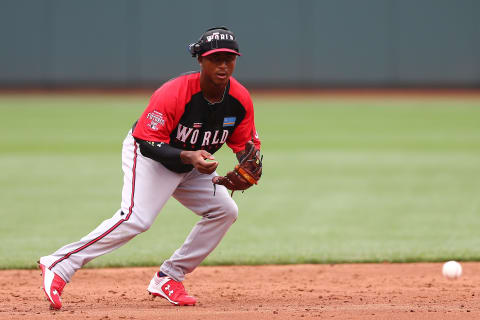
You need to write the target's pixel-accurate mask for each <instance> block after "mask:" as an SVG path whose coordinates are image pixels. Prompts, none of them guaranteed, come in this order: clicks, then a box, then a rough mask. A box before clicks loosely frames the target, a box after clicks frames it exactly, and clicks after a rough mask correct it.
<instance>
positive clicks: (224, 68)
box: [198, 52, 237, 87]
mask: <svg viewBox="0 0 480 320" xmlns="http://www.w3.org/2000/svg"><path fill="white" fill-rule="evenodd" d="M236 61H237V55H236V54H234V53H229V52H216V53H212V54H210V55H208V56H205V57H199V58H198V62H199V63H200V65H201V66H202V73H203V74H204V76H205V77H206V78H207V79H208V80H209V81H211V82H212V83H213V84H214V85H215V86H219V87H224V86H226V85H227V83H228V79H229V78H230V77H231V75H232V74H233V71H234V70H235V63H236Z"/></svg>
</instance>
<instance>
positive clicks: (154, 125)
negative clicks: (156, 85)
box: [146, 110, 165, 131]
mask: <svg viewBox="0 0 480 320" xmlns="http://www.w3.org/2000/svg"><path fill="white" fill-rule="evenodd" d="M146 124H147V126H148V127H149V128H150V129H152V130H153V131H158V129H159V128H158V127H159V126H162V127H165V119H164V117H163V114H162V113H161V112H159V111H157V110H153V111H152V112H149V113H148V114H147V123H146Z"/></svg>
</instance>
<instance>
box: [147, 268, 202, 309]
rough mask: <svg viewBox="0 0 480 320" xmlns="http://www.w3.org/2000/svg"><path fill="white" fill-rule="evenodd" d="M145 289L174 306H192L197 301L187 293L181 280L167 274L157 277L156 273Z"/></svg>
mask: <svg viewBox="0 0 480 320" xmlns="http://www.w3.org/2000/svg"><path fill="white" fill-rule="evenodd" d="M147 290H148V292H149V293H150V294H152V295H154V296H156V297H162V298H165V299H167V300H168V301H169V302H170V303H172V304H174V305H176V306H194V305H195V303H196V302H197V299H195V298H194V297H192V296H189V295H188V294H187V292H186V291H185V287H184V286H183V284H182V283H181V282H179V281H175V280H173V279H172V278H170V277H168V276H166V277H159V276H158V274H157V273H155V275H154V276H153V279H152V280H151V281H150V284H149V285H148V289H147Z"/></svg>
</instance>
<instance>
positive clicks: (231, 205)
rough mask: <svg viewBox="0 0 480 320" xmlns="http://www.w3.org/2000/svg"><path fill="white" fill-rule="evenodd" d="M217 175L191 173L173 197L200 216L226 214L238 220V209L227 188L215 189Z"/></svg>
mask: <svg viewBox="0 0 480 320" xmlns="http://www.w3.org/2000/svg"><path fill="white" fill-rule="evenodd" d="M215 175H216V174H215V173H212V174H201V173H199V172H192V173H190V174H189V175H187V176H185V179H183V181H182V182H181V183H180V184H179V186H178V187H177V189H176V190H175V192H174V193H173V197H174V198H175V199H177V200H178V201H179V202H180V203H181V204H182V205H184V206H185V207H187V208H189V209H190V210H192V211H193V212H195V213H196V214H198V215H201V216H204V215H207V214H209V213H212V212H224V213H227V214H229V215H232V216H235V218H236V215H237V214H238V207H237V204H236V203H235V201H233V199H232V197H230V194H229V193H228V190H227V188H225V187H224V186H221V185H217V186H216V189H214V187H213V183H212V178H213V177H214V176H215Z"/></svg>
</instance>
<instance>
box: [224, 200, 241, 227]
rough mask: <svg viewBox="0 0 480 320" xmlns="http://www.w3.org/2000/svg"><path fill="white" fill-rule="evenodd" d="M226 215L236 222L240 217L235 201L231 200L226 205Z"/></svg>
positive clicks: (232, 221) (228, 218)
mask: <svg viewBox="0 0 480 320" xmlns="http://www.w3.org/2000/svg"><path fill="white" fill-rule="evenodd" d="M223 208H224V215H225V218H226V219H227V220H229V221H230V222H231V223H234V222H235V220H237V217H238V206H237V204H236V203H235V201H233V200H232V201H229V202H227V203H226V204H225V205H224V207H223Z"/></svg>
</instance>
